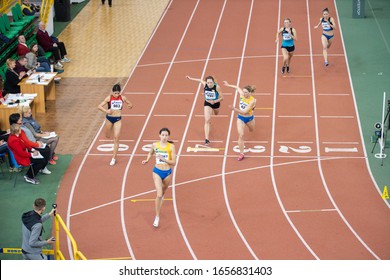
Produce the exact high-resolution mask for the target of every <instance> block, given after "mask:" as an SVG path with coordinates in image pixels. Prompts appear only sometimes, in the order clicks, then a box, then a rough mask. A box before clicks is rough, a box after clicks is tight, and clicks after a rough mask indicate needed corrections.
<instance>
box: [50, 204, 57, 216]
mask: <svg viewBox="0 0 390 280" xmlns="http://www.w3.org/2000/svg"><path fill="white" fill-rule="evenodd" d="M51 207H53V209H54V216H55V215H56V214H57V210H56V209H57V203H53V204H52V205H51Z"/></svg>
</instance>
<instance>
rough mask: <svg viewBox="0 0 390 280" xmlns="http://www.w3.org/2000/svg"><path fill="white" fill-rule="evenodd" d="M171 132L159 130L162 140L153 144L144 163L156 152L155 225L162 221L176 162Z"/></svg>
mask: <svg viewBox="0 0 390 280" xmlns="http://www.w3.org/2000/svg"><path fill="white" fill-rule="evenodd" d="M170 134H171V132H170V131H169V129H168V128H162V129H161V130H160V132H159V135H160V141H159V142H155V143H153V144H152V147H151V149H150V151H149V153H148V157H147V158H146V160H143V161H142V164H146V163H148V162H149V160H150V159H151V158H152V156H153V154H156V165H155V166H154V168H153V181H154V186H155V187H156V201H155V208H156V217H155V218H154V222H153V226H154V227H158V226H159V223H160V211H161V206H162V204H163V201H164V194H165V192H166V190H167V188H168V186H169V184H170V183H171V179H172V168H171V166H175V164H176V150H175V145H173V144H172V141H169V140H168V139H169V136H170Z"/></svg>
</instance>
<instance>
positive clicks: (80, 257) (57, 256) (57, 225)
mask: <svg viewBox="0 0 390 280" xmlns="http://www.w3.org/2000/svg"><path fill="white" fill-rule="evenodd" d="M60 227H62V230H63V231H64V232H65V233H66V235H67V236H68V238H69V240H70V243H71V244H72V251H73V258H74V260H87V258H86V257H85V256H84V254H83V253H82V252H81V251H79V250H78V248H77V243H76V240H74V238H73V236H72V234H71V233H70V231H69V229H68V227H67V226H66V225H65V223H64V221H63V220H62V218H61V216H60V215H59V214H57V215H55V237H56V247H55V248H56V249H55V259H56V260H65V257H64V254H63V253H62V251H61V248H60Z"/></svg>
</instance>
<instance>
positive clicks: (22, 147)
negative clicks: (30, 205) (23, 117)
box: [8, 124, 47, 185]
mask: <svg viewBox="0 0 390 280" xmlns="http://www.w3.org/2000/svg"><path fill="white" fill-rule="evenodd" d="M10 132H11V134H10V136H9V137H8V148H9V149H10V150H11V151H12V153H13V154H14V156H15V159H16V162H17V163H18V164H20V165H22V166H29V165H30V164H31V163H32V165H30V168H29V169H28V171H27V173H26V175H25V176H24V179H25V180H26V182H28V183H31V184H34V185H37V184H39V180H38V179H36V177H35V175H36V174H37V173H38V172H39V170H42V169H44V168H45V167H46V165H47V160H46V159H45V158H43V157H42V156H41V158H39V155H40V153H39V152H38V151H36V150H35V149H33V148H32V147H29V146H28V145H27V144H26V143H25V142H24V141H23V140H22V139H21V138H20V137H19V134H20V125H19V124H13V125H11V127H10Z"/></svg>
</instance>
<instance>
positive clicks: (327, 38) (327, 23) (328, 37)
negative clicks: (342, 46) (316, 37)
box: [314, 8, 336, 66]
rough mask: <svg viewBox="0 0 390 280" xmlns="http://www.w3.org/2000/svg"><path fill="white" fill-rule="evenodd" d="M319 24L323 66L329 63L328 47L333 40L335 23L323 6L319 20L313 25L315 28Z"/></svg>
mask: <svg viewBox="0 0 390 280" xmlns="http://www.w3.org/2000/svg"><path fill="white" fill-rule="evenodd" d="M320 25H322V30H323V32H322V36H321V42H322V54H323V55H324V60H325V62H324V64H325V66H328V65H329V62H328V49H329V48H330V46H331V45H332V42H333V36H334V31H333V30H335V29H336V23H335V21H334V19H333V18H332V17H331V16H330V15H329V10H328V8H325V9H324V10H323V11H322V18H320V22H319V23H318V24H317V25H316V26H314V28H315V29H317V28H318V27H319V26H320Z"/></svg>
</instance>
